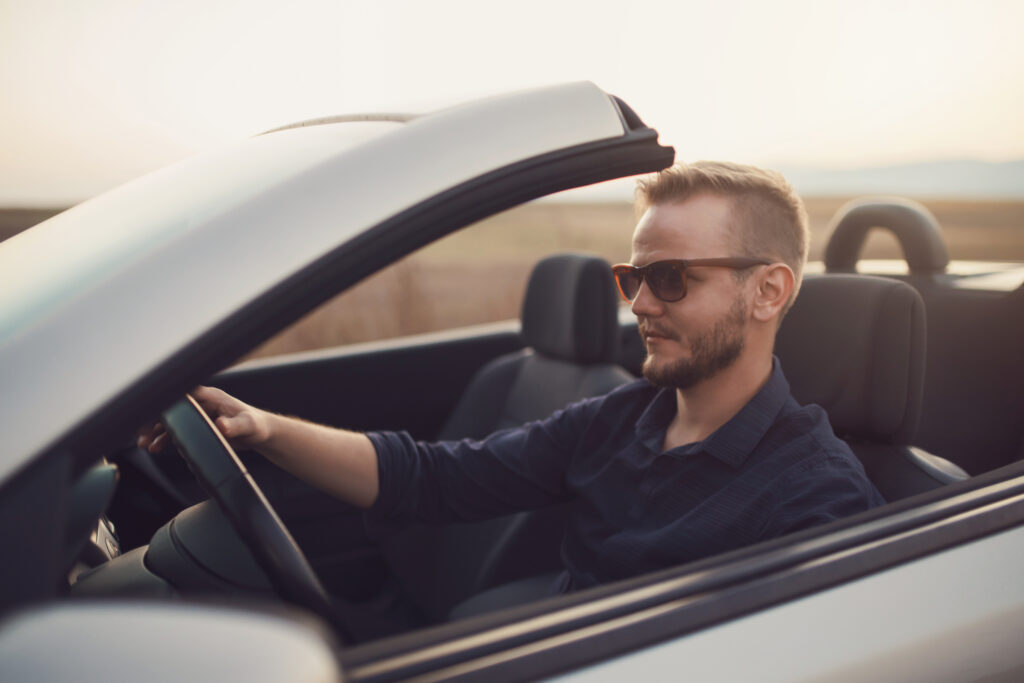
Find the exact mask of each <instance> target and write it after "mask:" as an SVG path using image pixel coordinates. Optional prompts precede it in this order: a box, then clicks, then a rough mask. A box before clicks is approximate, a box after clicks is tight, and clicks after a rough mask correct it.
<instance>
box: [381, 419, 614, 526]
mask: <svg viewBox="0 0 1024 683" xmlns="http://www.w3.org/2000/svg"><path fill="white" fill-rule="evenodd" d="M598 400H599V399H588V400H586V401H582V402H580V403H576V404H573V405H570V406H569V407H567V408H566V409H564V410H560V411H558V412H556V413H555V414H554V415H552V416H551V417H549V418H547V419H545V420H542V421H538V422H531V423H528V424H526V425H523V426H522V427H517V428H513V429H505V430H501V431H498V432H495V433H494V434H491V435H490V436H488V437H487V438H485V439H483V440H479V441H478V440H470V439H466V440H463V441H449V442H439V443H426V442H422V441H415V440H414V439H413V438H412V437H411V436H410V435H409V434H408V433H406V432H371V433H369V434H368V436H369V438H370V440H371V442H372V443H373V446H374V448H375V449H376V450H377V468H378V474H379V481H380V492H379V494H378V497H377V500H376V501H375V502H374V504H373V506H372V507H371V508H370V509H369V511H368V513H367V514H368V517H369V521H371V522H378V521H379V522H383V521H387V522H388V523H390V524H394V523H402V524H404V523H410V522H426V523H446V522H458V521H475V520H480V519H486V518H489V517H497V516H500V515H504V514H509V513H512V512H518V511H520V510H527V509H534V508H539V507H544V506H546V505H551V504H554V503H557V502H560V501H563V500H565V499H566V498H567V496H568V494H567V489H566V485H565V471H566V468H567V467H568V464H569V462H570V461H571V459H572V457H573V454H574V452H575V450H576V448H577V446H578V444H579V442H580V440H581V435H582V433H583V431H584V430H585V429H586V426H587V424H588V422H589V419H590V417H591V415H592V414H593V412H594V409H595V405H596V403H597V402H598Z"/></svg>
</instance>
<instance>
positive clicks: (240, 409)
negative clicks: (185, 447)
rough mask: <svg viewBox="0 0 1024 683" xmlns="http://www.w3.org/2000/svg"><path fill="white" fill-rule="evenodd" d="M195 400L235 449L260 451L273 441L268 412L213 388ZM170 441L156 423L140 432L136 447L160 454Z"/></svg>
mask: <svg viewBox="0 0 1024 683" xmlns="http://www.w3.org/2000/svg"><path fill="white" fill-rule="evenodd" d="M192 396H193V397H194V398H195V399H196V401H197V402H198V403H199V405H200V406H202V408H203V410H205V411H206V413H207V415H209V416H210V419H211V420H213V423H214V424H215V425H216V426H217V429H218V430H219V431H220V433H221V434H223V435H224V438H226V439H227V440H228V441H230V442H231V444H232V445H233V446H238V447H241V448H258V447H259V446H261V445H263V444H265V443H266V442H267V441H268V440H269V439H270V420H269V419H268V417H269V416H268V414H267V413H266V412H265V411H263V410H260V409H259V408H254V407H253V406H250V405H248V404H247V403H243V402H242V401H239V400H238V399H237V398H235V397H234V396H231V395H230V394H227V393H225V392H223V391H221V390H220V389H215V388H213V387H198V388H197V389H196V390H195V391H193V392H192ZM169 440H170V436H169V435H168V434H167V430H166V429H164V426H163V424H162V423H160V422H156V423H154V424H151V425H147V426H145V427H143V428H142V429H140V430H139V437H138V440H137V443H138V446H139V448H145V449H146V450H147V451H149V452H150V453H158V452H160V451H162V450H163V449H164V448H165V447H166V446H167V443H168V442H169Z"/></svg>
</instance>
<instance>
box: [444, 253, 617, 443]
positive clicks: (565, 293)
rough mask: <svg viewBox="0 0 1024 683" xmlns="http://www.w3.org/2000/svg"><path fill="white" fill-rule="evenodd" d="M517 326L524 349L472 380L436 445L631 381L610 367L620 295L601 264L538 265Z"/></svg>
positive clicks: (558, 259)
mask: <svg viewBox="0 0 1024 683" xmlns="http://www.w3.org/2000/svg"><path fill="white" fill-rule="evenodd" d="M521 319H522V332H521V334H522V338H523V342H524V343H525V344H526V348H525V349H524V350H523V351H521V352H519V353H514V354H509V355H507V356H502V357H500V358H498V359H496V360H494V361H492V362H490V363H489V364H487V365H485V366H484V367H483V368H481V369H480V370H479V371H478V372H477V373H476V374H475V375H474V376H473V378H472V379H471V380H470V383H469V385H468V386H467V387H466V390H465V391H464V392H463V394H462V396H461V398H460V399H459V402H458V403H457V404H456V406H455V409H454V410H453V411H452V414H451V416H450V417H449V418H448V420H447V421H446V422H445V424H444V426H443V427H442V428H441V430H440V432H439V433H438V438H439V439H441V440H446V439H463V438H467V437H469V438H481V437H484V436H486V435H488V434H490V433H491V432H494V431H497V430H498V429H504V428H506V427H515V426H518V425H521V424H523V423H526V422H529V421H531V420H537V419H541V418H544V417H547V416H548V415H550V414H551V413H553V412H555V411H556V410H559V409H560V408H564V407H565V406H566V405H568V404H569V403H572V402H573V401H578V400H580V399H583V398H586V397H588V396H600V395H601V394H605V393H607V392H609V391H611V390H612V389H614V388H615V387H617V386H619V385H620V384H624V383H625V382H628V381H630V380H631V379H633V377H632V375H630V374H629V373H628V372H626V371H625V370H623V369H622V368H621V367H619V366H618V365H616V363H615V359H616V356H617V352H618V344H619V328H618V295H617V294H616V289H615V284H614V281H613V280H612V276H611V266H609V264H608V262H607V261H605V260H604V259H602V258H599V257H596V256H587V255H583V254H558V255H555V256H549V257H547V258H545V259H543V260H542V261H540V262H539V263H538V264H537V265H536V266H535V267H534V269H533V273H532V274H531V275H530V281H529V284H528V285H527V289H526V295H525V297H524V299H523V309H522V318H521Z"/></svg>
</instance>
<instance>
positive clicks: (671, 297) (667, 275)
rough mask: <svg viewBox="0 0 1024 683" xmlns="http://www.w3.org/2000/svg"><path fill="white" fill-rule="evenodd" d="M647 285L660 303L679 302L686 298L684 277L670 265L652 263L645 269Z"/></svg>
mask: <svg viewBox="0 0 1024 683" xmlns="http://www.w3.org/2000/svg"><path fill="white" fill-rule="evenodd" d="M647 285H648V286H649V287H650V288H651V291H652V292H653V293H654V295H655V296H656V297H658V298H659V299H661V300H662V301H679V300H680V299H682V298H683V297H684V296H686V275H685V273H684V272H683V271H682V270H680V269H679V268H678V267H677V266H675V265H673V264H670V263H653V264H651V266H650V267H649V268H648V269H647Z"/></svg>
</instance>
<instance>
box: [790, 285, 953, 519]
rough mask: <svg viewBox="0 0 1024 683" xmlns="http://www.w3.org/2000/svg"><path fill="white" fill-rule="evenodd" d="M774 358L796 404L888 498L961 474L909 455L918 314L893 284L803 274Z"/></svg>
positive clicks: (919, 385)
mask: <svg viewBox="0 0 1024 683" xmlns="http://www.w3.org/2000/svg"><path fill="white" fill-rule="evenodd" d="M775 352H776V354H777V355H778V356H779V359H780V360H781V362H782V367H783V369H784V370H785V372H786V377H787V378H788V379H789V382H790V387H791V389H792V393H793V396H794V397H795V398H796V399H797V401H798V402H800V403H802V404H808V403H816V404H818V405H820V406H821V407H822V408H824V409H825V411H826V412H827V413H828V415H829V420H830V422H831V423H832V428H833V429H834V430H835V432H836V434H837V435H838V436H839V437H841V438H843V439H844V440H846V441H847V443H849V444H850V447H851V448H852V449H853V451H854V453H855V454H856V455H857V456H858V458H860V460H861V462H862V463H863V464H864V468H865V470H866V471H867V473H868V476H869V477H870V478H871V480H872V481H873V482H874V483H875V486H877V487H878V489H879V491H880V492H881V493H882V495H883V496H884V497H885V498H886V499H887V500H895V499H898V498H903V497H906V496H908V495H912V494H914V493H919V492H921V491H924V490H928V489H931V488H936V487H938V486H941V485H942V484H945V483H949V482H950V481H954V480H956V479H960V478H963V477H965V476H966V474H965V473H963V472H962V471H961V470H959V468H957V467H956V466H954V465H952V463H948V462H947V461H944V460H942V459H940V458H935V457H934V456H930V455H928V454H924V453H921V452H919V451H916V450H914V449H911V448H910V444H911V443H912V442H913V438H914V435H915V432H916V430H917V424H918V420H919V419H920V414H921V403H922V391H923V381H924V370H925V313H924V304H923V302H922V300H921V297H920V295H919V294H918V293H917V292H916V291H915V290H914V289H913V288H912V287H910V286H909V285H907V284H905V283H903V282H900V281H898V280H891V279H887V278H880V277H870V276H864V275H818V276H815V275H808V276H807V277H806V278H805V279H804V283H803V287H802V289H801V291H800V295H799V296H798V297H797V300H796V303H795V304H794V306H793V308H792V309H791V310H790V312H789V313H788V314H787V316H786V318H785V319H784V320H783V322H782V326H781V327H780V329H779V333H778V337H777V339H776V343H775Z"/></svg>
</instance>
